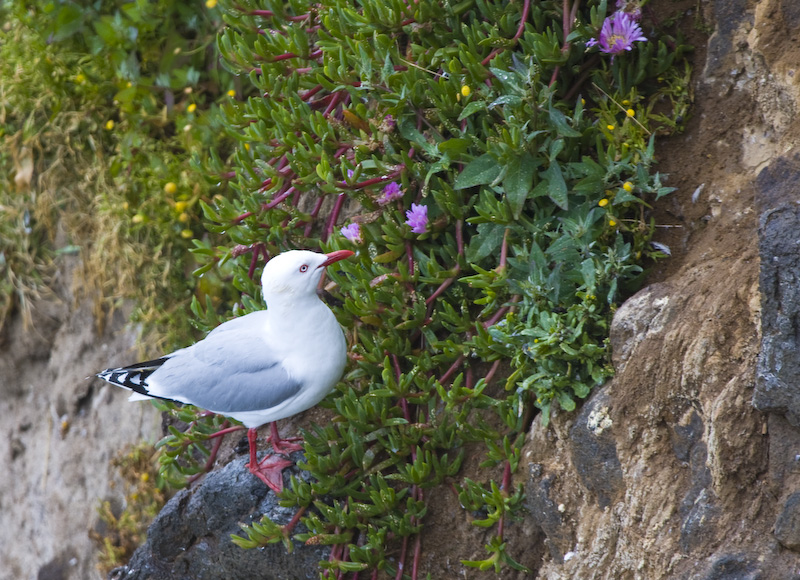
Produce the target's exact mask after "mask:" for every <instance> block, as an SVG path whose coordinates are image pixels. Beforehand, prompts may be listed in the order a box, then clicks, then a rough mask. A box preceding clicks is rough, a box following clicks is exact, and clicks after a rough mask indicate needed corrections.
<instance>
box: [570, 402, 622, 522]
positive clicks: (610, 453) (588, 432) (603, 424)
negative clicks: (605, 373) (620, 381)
mask: <svg viewBox="0 0 800 580" xmlns="http://www.w3.org/2000/svg"><path fill="white" fill-rule="evenodd" d="M610 404H611V401H610V399H609V397H608V395H607V394H606V390H605V389H599V390H598V391H596V392H595V395H594V396H592V397H591V398H590V399H589V401H588V402H587V403H586V404H585V405H584V406H583V409H581V412H580V414H579V415H578V417H577V419H576V420H575V423H574V424H573V426H572V428H571V429H570V431H569V437H570V441H571V443H572V445H571V451H572V462H573V465H575V470H576V472H577V474H578V477H579V479H580V481H581V483H582V484H583V485H584V487H586V489H588V490H590V491H591V492H592V493H594V494H595V496H596V497H597V503H598V505H599V506H600V507H601V508H605V507H608V506H609V505H611V503H612V501H614V500H615V499H616V498H617V497H618V496H619V495H620V494H621V493H622V492H623V491H624V483H623V480H622V468H621V467H620V463H619V457H618V456H617V447H616V443H615V440H614V437H613V436H612V435H611V433H610V429H611V427H612V426H613V421H612V420H611V418H610V417H609V408H608V405H610Z"/></svg>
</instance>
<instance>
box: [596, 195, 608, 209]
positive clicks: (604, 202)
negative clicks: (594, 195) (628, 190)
mask: <svg viewBox="0 0 800 580" xmlns="http://www.w3.org/2000/svg"><path fill="white" fill-rule="evenodd" d="M597 205H599V206H600V207H606V206H607V205H608V200H607V199H606V198H605V197H604V198H603V199H601V200H600V201H598V202H597Z"/></svg>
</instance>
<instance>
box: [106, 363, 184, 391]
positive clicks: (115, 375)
mask: <svg viewBox="0 0 800 580" xmlns="http://www.w3.org/2000/svg"><path fill="white" fill-rule="evenodd" d="M168 358H169V357H161V358H158V359H154V360H149V361H145V362H140V363H136V364H133V365H130V366H127V367H119V368H116V369H106V370H104V371H102V372H99V373H97V376H98V377H99V378H101V379H103V380H104V381H106V382H107V383H111V384H112V385H116V386H118V387H122V388H124V389H128V390H131V391H133V392H134V393H136V394H138V395H142V396H143V397H154V398H157V399H159V398H161V397H156V396H154V395H152V394H150V392H149V391H148V390H147V386H148V385H147V379H148V377H149V376H150V375H152V374H153V373H154V372H155V371H157V370H158V369H159V368H160V367H161V365H163V364H164V363H165V362H166V361H167V359H168ZM132 396H133V395H132ZM137 398H138V397H137Z"/></svg>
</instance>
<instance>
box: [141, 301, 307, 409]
mask: <svg viewBox="0 0 800 580" xmlns="http://www.w3.org/2000/svg"><path fill="white" fill-rule="evenodd" d="M263 314H265V313H264V312H254V313H252V314H248V315H247V316H243V317H241V318H236V319H234V320H231V321H230V322H226V323H225V324H223V325H221V326H219V327H217V328H216V329H214V330H213V331H212V332H211V333H209V335H208V336H207V337H206V338H205V339H203V340H201V341H200V342H198V343H197V344H195V345H194V346H192V347H189V348H186V349H183V350H181V351H178V352H177V353H175V356H172V357H170V358H168V359H167V361H166V362H164V364H163V365H162V366H161V368H159V369H158V370H157V371H156V372H154V373H153V374H152V375H151V376H150V378H149V384H150V389H149V390H150V392H151V393H152V394H155V395H157V396H160V397H165V398H169V399H175V400H178V401H182V402H184V403H190V404H192V405H196V406H198V407H201V408H203V409H207V410H209V411H214V412H217V413H223V414H224V413H236V412H244V411H259V410H265V409H270V408H273V407H275V406H277V405H279V404H281V403H283V402H285V401H286V400H288V399H290V398H292V397H294V396H296V395H297V394H298V393H299V392H300V390H301V387H302V385H301V383H300V382H299V381H297V380H296V379H293V378H292V377H290V376H289V374H288V373H287V372H286V370H285V369H284V367H283V365H282V363H281V361H280V360H278V359H276V358H275V357H274V356H273V355H272V354H271V353H270V352H269V351H268V349H267V346H266V345H265V344H264V341H263V340H262V338H261V336H260V335H259V332H258V331H259V330H260V328H261V322H262V320H263V318H262V315H263ZM251 317H252V318H251ZM248 319H249V320H248Z"/></svg>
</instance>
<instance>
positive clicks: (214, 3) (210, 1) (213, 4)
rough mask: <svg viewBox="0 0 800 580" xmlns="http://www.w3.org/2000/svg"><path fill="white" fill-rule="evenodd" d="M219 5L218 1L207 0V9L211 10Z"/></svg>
mask: <svg viewBox="0 0 800 580" xmlns="http://www.w3.org/2000/svg"><path fill="white" fill-rule="evenodd" d="M216 5H217V0H206V8H208V9H209V10H210V9H211V8H214V7H215V6H216Z"/></svg>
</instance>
